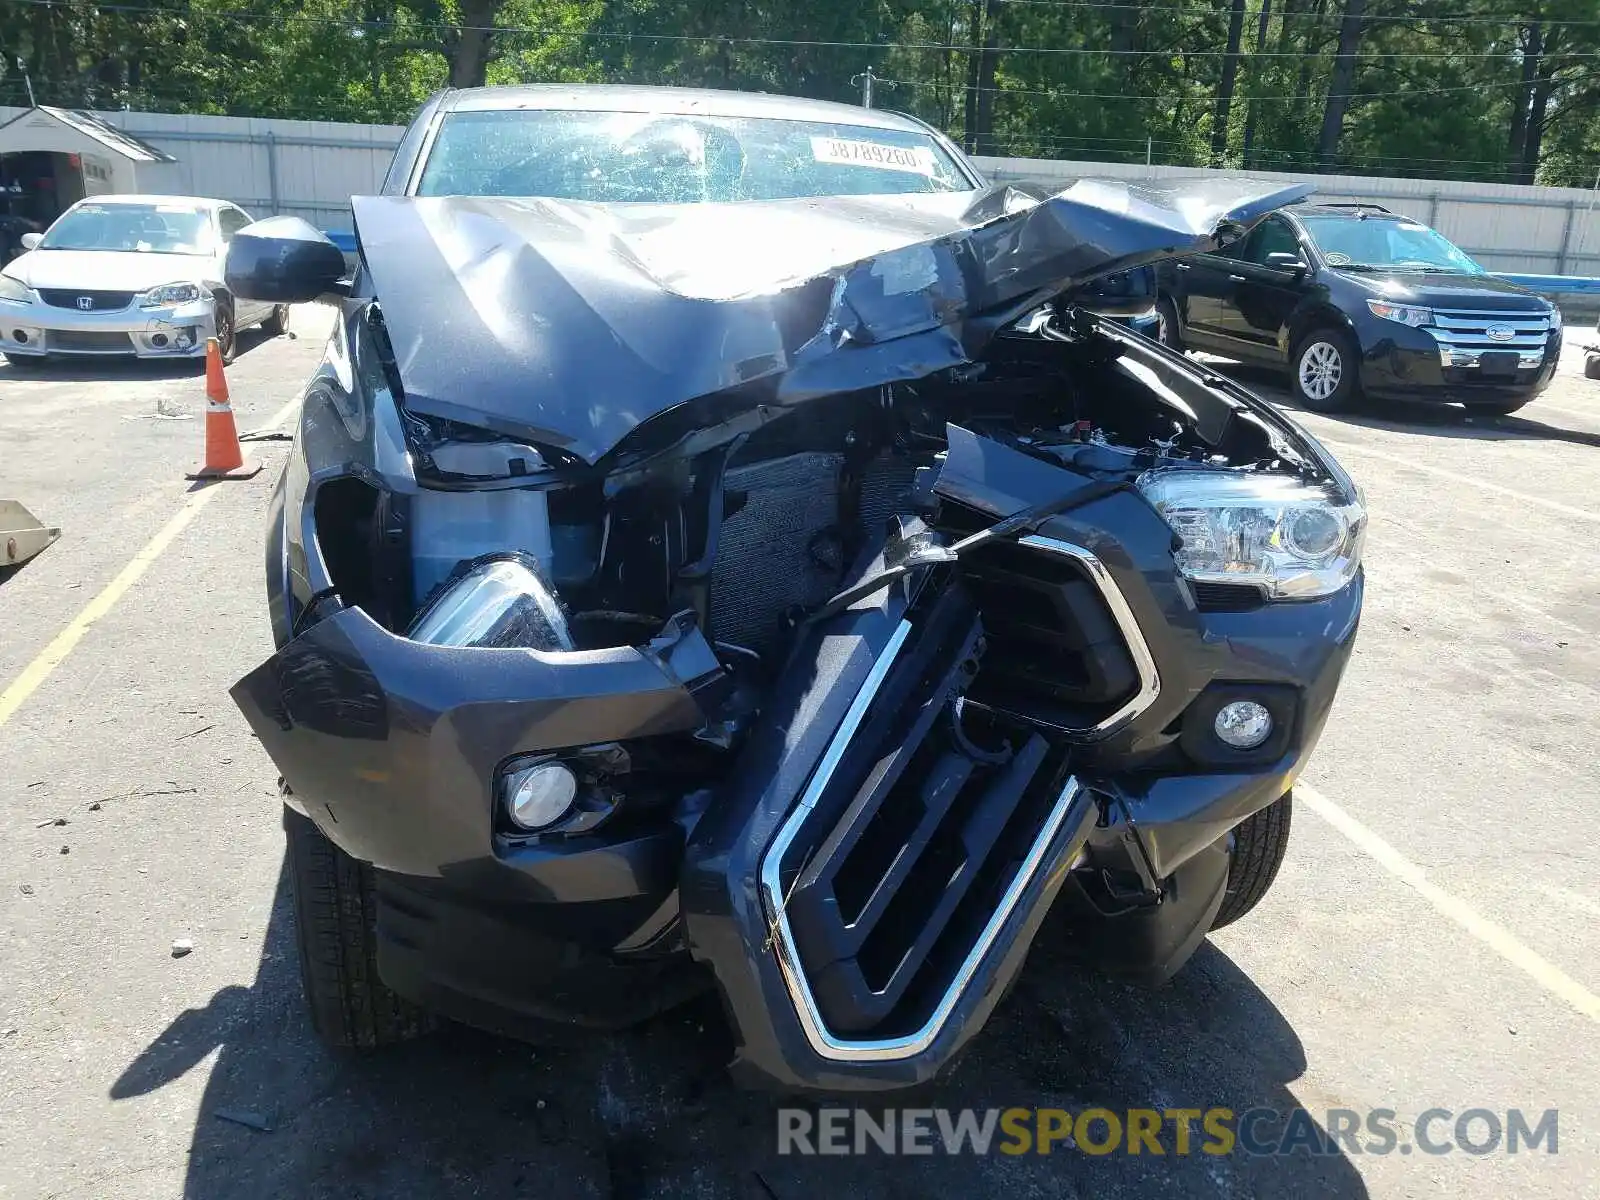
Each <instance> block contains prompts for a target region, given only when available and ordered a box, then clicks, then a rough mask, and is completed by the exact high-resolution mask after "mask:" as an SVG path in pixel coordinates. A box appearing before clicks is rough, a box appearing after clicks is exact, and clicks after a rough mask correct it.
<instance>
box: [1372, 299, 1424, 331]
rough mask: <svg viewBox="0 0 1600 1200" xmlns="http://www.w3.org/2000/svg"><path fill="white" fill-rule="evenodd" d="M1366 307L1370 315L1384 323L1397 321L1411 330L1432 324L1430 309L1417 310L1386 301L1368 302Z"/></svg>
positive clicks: (1408, 305) (1409, 305) (1413, 307)
mask: <svg viewBox="0 0 1600 1200" xmlns="http://www.w3.org/2000/svg"><path fill="white" fill-rule="evenodd" d="M1367 307H1368V308H1370V309H1371V310H1372V315H1373V316H1375V317H1382V318H1383V319H1384V320H1385V321H1398V322H1400V324H1402V325H1409V326H1411V328H1413V329H1416V328H1417V327H1418V326H1421V325H1432V324H1433V309H1431V308H1418V307H1416V306H1415V305H1412V304H1390V303H1389V302H1388V301H1387V300H1368V301H1367Z"/></svg>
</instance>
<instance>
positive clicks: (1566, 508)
mask: <svg viewBox="0 0 1600 1200" xmlns="http://www.w3.org/2000/svg"><path fill="white" fill-rule="evenodd" d="M1317 440H1318V441H1319V442H1321V443H1322V444H1323V445H1325V446H1333V447H1335V448H1337V449H1339V450H1353V451H1354V452H1355V453H1356V454H1365V455H1368V456H1370V457H1372V458H1381V459H1382V460H1383V461H1384V462H1392V463H1398V464H1399V465H1400V466H1402V467H1409V468H1410V469H1411V470H1413V471H1423V472H1425V473H1427V474H1429V475H1437V476H1438V477H1439V478H1440V479H1448V480H1450V481H1451V482H1452V483H1464V484H1466V485H1467V486H1468V487H1470V488H1475V489H1476V490H1478V491H1480V492H1495V493H1497V494H1498V495H1501V496H1509V497H1510V498H1511V499H1513V500H1520V501H1522V502H1523V503H1524V504H1536V505H1538V506H1539V507H1540V508H1548V509H1549V510H1550V511H1551V512H1558V513H1560V514H1561V515H1562V516H1565V517H1574V518H1576V519H1577V520H1579V521H1600V512H1591V511H1590V510H1589V509H1586V508H1573V507H1572V505H1570V504H1562V503H1561V502H1560V501H1559V500H1546V499H1545V498H1544V497H1543V496H1530V495H1528V494H1527V493H1526V492H1518V491H1514V490H1513V489H1511V488H1508V487H1501V486H1500V485H1499V484H1497V483H1489V482H1487V481H1485V480H1483V479H1478V478H1474V477H1473V476H1471V475H1457V474H1456V473H1455V472H1454V471H1446V470H1445V469H1444V468H1443V467H1431V466H1429V465H1428V464H1427V463H1421V462H1418V461H1417V460H1416V459H1415V458H1414V457H1413V458H1408V457H1406V456H1405V455H1403V454H1389V453H1386V452H1385V451H1382V450H1374V449H1373V448H1372V447H1371V446H1365V445H1361V444H1360V443H1357V442H1345V441H1338V440H1335V439H1334V438H1330V437H1323V436H1322V434H1320V433H1319V434H1317ZM1530 440H1531V439H1530Z"/></svg>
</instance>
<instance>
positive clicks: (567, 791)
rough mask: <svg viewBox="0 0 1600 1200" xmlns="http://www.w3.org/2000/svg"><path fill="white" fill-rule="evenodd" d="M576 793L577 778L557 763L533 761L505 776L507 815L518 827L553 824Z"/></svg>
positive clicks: (530, 829)
mask: <svg viewBox="0 0 1600 1200" xmlns="http://www.w3.org/2000/svg"><path fill="white" fill-rule="evenodd" d="M577 796H578V779H577V777H576V776H575V775H573V773H572V771H571V770H570V769H569V768H568V767H566V766H563V765H562V764H561V763H558V762H542V763H536V764H535V765H533V766H531V767H523V768H522V769H521V770H517V771H511V772H509V773H508V774H507V775H506V779H505V797H506V814H507V815H508V816H509V817H510V818H511V820H512V822H513V823H514V824H515V825H516V826H517V828H519V829H526V830H529V831H530V832H531V831H532V830H535V829H544V828H546V827H548V826H550V825H554V824H555V823H556V822H557V821H559V820H560V819H561V818H562V817H564V816H566V814H567V812H568V811H569V810H570V809H571V808H572V802H573V801H574V800H575V799H577Z"/></svg>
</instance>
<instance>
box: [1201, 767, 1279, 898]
mask: <svg viewBox="0 0 1600 1200" xmlns="http://www.w3.org/2000/svg"><path fill="white" fill-rule="evenodd" d="M1293 814H1294V793H1293V792H1285V793H1284V794H1283V795H1282V796H1280V797H1278V799H1276V800H1274V801H1273V802H1272V803H1271V804H1269V805H1267V807H1265V808H1263V809H1262V810H1261V811H1260V812H1258V813H1254V814H1252V815H1251V816H1249V817H1246V818H1245V819H1244V820H1243V821H1241V822H1240V823H1239V825H1238V826H1237V827H1236V828H1235V829H1234V831H1233V854H1232V856H1231V857H1230V859H1229V860H1228V890H1227V891H1226V892H1225V893H1224V894H1223V897H1222V907H1221V908H1219V909H1217V915H1216V916H1215V917H1214V918H1213V919H1212V921H1211V928H1213V929H1221V928H1222V927H1223V926H1224V925H1232V924H1233V923H1234V922H1235V921H1237V920H1238V919H1239V918H1240V917H1242V916H1244V915H1245V913H1247V912H1249V911H1250V910H1251V909H1252V908H1254V907H1255V906H1256V905H1258V904H1260V903H1261V899H1262V897H1263V896H1265V895H1266V894H1267V890H1268V889H1269V888H1271V887H1272V881H1273V880H1274V879H1276V878H1277V877H1278V868H1279V867H1281V866H1282V865H1283V856H1284V854H1285V852H1286V851H1287V850H1288V849H1289V825H1290V821H1291V818H1292V817H1293Z"/></svg>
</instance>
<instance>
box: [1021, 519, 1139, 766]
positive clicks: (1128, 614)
mask: <svg viewBox="0 0 1600 1200" xmlns="http://www.w3.org/2000/svg"><path fill="white" fill-rule="evenodd" d="M1017 544H1018V545H1019V546H1026V547H1027V548H1028V549H1030V550H1038V551H1039V552H1041V553H1043V554H1055V555H1058V556H1060V557H1062V558H1070V559H1073V560H1074V561H1075V562H1077V563H1078V565H1079V566H1081V567H1082V568H1083V570H1084V573H1085V574H1086V575H1088V577H1089V581H1090V582H1091V583H1093V584H1094V586H1095V588H1096V590H1098V591H1099V593H1100V597H1101V599H1103V600H1104V601H1105V602H1106V607H1107V608H1108V609H1110V610H1111V619H1112V620H1113V621H1115V622H1116V625H1117V629H1118V631H1119V632H1121V634H1122V640H1123V641H1124V642H1126V643H1127V646H1128V654H1129V656H1130V657H1132V659H1133V667H1134V670H1135V671H1136V672H1138V675H1139V689H1138V690H1137V691H1136V692H1134V694H1133V695H1132V696H1130V697H1129V698H1128V700H1127V701H1126V702H1125V703H1124V704H1122V705H1121V706H1120V707H1119V708H1118V709H1117V710H1116V711H1115V712H1113V713H1111V714H1110V715H1109V716H1107V717H1104V718H1103V719H1101V720H1100V721H1097V722H1096V723H1095V724H1093V725H1091V726H1089V727H1088V728H1086V729H1074V730H1072V732H1073V733H1075V734H1079V735H1080V736H1083V737H1088V738H1094V739H1099V738H1105V737H1110V736H1111V735H1112V734H1113V733H1115V732H1116V731H1117V730H1119V729H1121V728H1122V727H1123V726H1124V725H1126V724H1127V723H1128V722H1129V721H1131V720H1133V719H1134V718H1135V717H1137V716H1138V715H1139V714H1140V713H1142V712H1143V711H1144V710H1145V709H1147V708H1149V707H1150V706H1151V705H1152V704H1154V703H1155V701H1156V697H1157V696H1159V695H1160V694H1161V674H1160V672H1158V671H1157V670H1156V660H1155V656H1154V655H1152V654H1151V653H1150V646H1149V644H1148V643H1146V641H1145V640H1144V634H1143V632H1141V631H1140V629H1139V622H1138V621H1137V620H1135V619H1134V615H1133V609H1131V608H1129V607H1128V600H1127V597H1125V596H1124V595H1123V594H1122V589H1121V588H1119V587H1118V586H1117V581H1116V580H1114V579H1112V578H1111V572H1110V571H1108V570H1106V565H1105V563H1103V562H1101V561H1100V560H1099V559H1098V558H1096V557H1095V556H1094V555H1093V554H1091V553H1090V552H1089V551H1087V550H1085V549H1084V548H1083V547H1082V546H1075V545H1073V544H1072V543H1071V542H1063V541H1061V540H1060V539H1058V538H1050V537H1043V536H1041V535H1039V534H1036V533H1035V534H1029V535H1028V536H1027V537H1024V538H1019V539H1018V540H1017Z"/></svg>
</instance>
